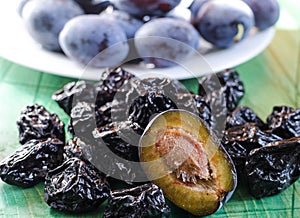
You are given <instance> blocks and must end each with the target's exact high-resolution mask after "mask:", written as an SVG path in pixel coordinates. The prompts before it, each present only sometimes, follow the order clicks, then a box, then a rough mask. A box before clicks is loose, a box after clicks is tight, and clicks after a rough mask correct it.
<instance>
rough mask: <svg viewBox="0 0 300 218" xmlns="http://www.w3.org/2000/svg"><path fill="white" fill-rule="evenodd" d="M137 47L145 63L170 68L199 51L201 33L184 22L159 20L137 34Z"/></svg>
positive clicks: (166, 19) (151, 22)
mask: <svg viewBox="0 0 300 218" xmlns="http://www.w3.org/2000/svg"><path fill="white" fill-rule="evenodd" d="M162 26H163V27H164V28H161V27H162ZM135 47H136V49H137V52H138V54H139V55H140V56H141V57H142V58H143V59H144V61H145V62H147V63H152V64H154V65H155V66H156V67H170V66H174V65H175V64H176V62H180V61H181V60H183V59H184V58H187V57H188V56H189V55H191V54H192V53H193V52H195V51H197V50H198V49H199V33H198V32H197V30H196V29H195V28H194V27H193V26H192V25H191V24H189V23H188V22H186V21H184V20H181V19H175V18H157V19H154V20H152V21H149V22H148V23H145V24H144V25H143V26H142V27H141V28H140V29H139V30H138V31H137V32H136V34H135ZM163 58H165V59H163Z"/></svg>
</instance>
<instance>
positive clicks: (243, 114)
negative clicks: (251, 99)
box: [226, 106, 266, 129]
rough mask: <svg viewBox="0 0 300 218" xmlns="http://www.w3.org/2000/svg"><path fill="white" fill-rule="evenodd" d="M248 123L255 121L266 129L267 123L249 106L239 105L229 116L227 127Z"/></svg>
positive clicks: (258, 125)
mask: <svg viewBox="0 0 300 218" xmlns="http://www.w3.org/2000/svg"><path fill="white" fill-rule="evenodd" d="M246 123H254V124H255V125H256V126H257V127H259V128H260V129H265V128H266V124H265V123H264V122H263V121H262V120H261V119H260V118H259V117H258V116H257V114H256V113H255V112H254V111H253V110H252V109H251V108H249V107H246V106H241V107H237V108H236V109H235V110H234V111H232V113H231V114H230V115H229V116H228V117H227V122H226V128H230V127H233V126H239V125H243V124H246Z"/></svg>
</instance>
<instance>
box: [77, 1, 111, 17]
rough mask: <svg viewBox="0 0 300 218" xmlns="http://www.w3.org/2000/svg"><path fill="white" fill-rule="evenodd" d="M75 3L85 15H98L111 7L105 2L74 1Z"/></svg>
mask: <svg viewBox="0 0 300 218" xmlns="http://www.w3.org/2000/svg"><path fill="white" fill-rule="evenodd" d="M74 1H75V2H77V3H78V4H79V5H80V6H81V7H82V9H83V10H84V12H85V13H86V14H99V13H100V12H101V11H104V10H105V9H106V8H107V7H108V6H110V5H111V3H110V2H109V1H106V0H74Z"/></svg>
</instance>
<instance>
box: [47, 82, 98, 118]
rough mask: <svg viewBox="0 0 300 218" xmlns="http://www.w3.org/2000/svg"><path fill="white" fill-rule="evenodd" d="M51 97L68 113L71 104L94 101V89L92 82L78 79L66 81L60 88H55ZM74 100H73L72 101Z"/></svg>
mask: <svg viewBox="0 0 300 218" xmlns="http://www.w3.org/2000/svg"><path fill="white" fill-rule="evenodd" d="M52 99H53V100H54V101H56V102H57V104H58V105H59V106H60V107H61V108H62V109H63V110H64V111H65V112H66V113H67V114H68V115H70V113H71V110H72V107H73V105H75V104H76V103H77V102H81V101H85V102H89V103H95V100H96V89H95V87H94V84H92V83H89V82H86V81H84V80H80V81H77V82H70V83H67V84H66V85H65V86H64V87H63V88H62V89H60V90H57V91H56V92H55V93H54V94H53V95H52ZM73 100H75V102H73Z"/></svg>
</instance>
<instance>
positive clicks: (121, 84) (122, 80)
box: [95, 67, 135, 107]
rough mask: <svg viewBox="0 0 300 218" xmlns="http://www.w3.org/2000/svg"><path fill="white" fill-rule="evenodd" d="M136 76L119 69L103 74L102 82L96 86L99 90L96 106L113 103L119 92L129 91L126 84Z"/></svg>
mask: <svg viewBox="0 0 300 218" xmlns="http://www.w3.org/2000/svg"><path fill="white" fill-rule="evenodd" d="M132 78H135V76H134V75H133V74H131V73H129V72H127V71H125V70H124V69H122V68H120V67H118V68H115V69H113V70H111V71H107V72H105V73H104V74H103V76H102V78H101V79H100V81H99V82H98V83H97V84H96V85H95V86H96V90H97V96H96V105H97V106H98V107H100V106H102V105H104V104H106V103H107V102H111V101H112V100H113V99H114V96H115V94H116V93H117V92H122V91H124V89H125V90H126V89H127V86H126V84H127V83H129V82H130V80H131V79H132Z"/></svg>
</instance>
